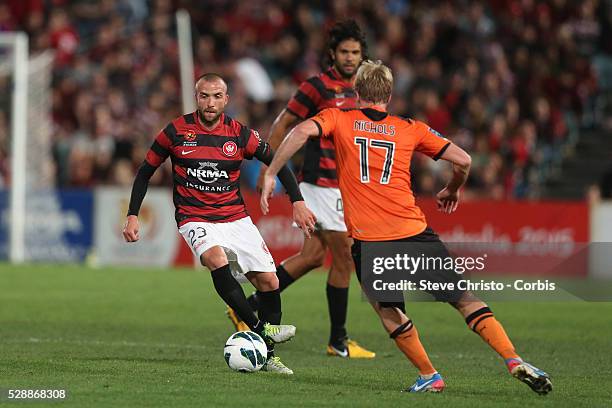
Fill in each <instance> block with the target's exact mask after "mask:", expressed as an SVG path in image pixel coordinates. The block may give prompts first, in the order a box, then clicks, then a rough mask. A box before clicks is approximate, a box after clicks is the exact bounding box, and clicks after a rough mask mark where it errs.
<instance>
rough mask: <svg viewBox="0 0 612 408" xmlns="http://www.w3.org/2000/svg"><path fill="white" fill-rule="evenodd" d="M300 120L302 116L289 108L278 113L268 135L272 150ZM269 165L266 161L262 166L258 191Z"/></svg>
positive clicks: (258, 179) (258, 180)
mask: <svg viewBox="0 0 612 408" xmlns="http://www.w3.org/2000/svg"><path fill="white" fill-rule="evenodd" d="M299 121H300V118H299V117H297V116H296V115H294V114H293V113H291V112H290V111H288V110H287V109H283V110H282V111H281V113H279V114H278V116H277V117H276V119H274V122H273V123H272V126H271V127H270V134H269V136H268V144H269V145H270V147H271V148H272V150H276V149H277V148H278V146H280V144H281V143H282V142H283V140H284V139H285V136H287V133H288V130H289V129H290V128H292V127H293V126H295V125H296V124H297V123H298V122H299ZM267 168H268V166H267V165H266V164H265V163H264V164H262V166H261V170H260V172H259V177H258V178H257V191H258V192H261V189H262V187H263V178H264V173H265V172H266V170H267Z"/></svg>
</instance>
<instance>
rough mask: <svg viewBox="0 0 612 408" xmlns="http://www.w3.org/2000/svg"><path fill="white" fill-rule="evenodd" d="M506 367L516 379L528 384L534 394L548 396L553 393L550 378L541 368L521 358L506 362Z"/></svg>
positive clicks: (510, 359)
mask: <svg viewBox="0 0 612 408" xmlns="http://www.w3.org/2000/svg"><path fill="white" fill-rule="evenodd" d="M506 366H507V367H508V371H510V374H512V376H513V377H514V378H517V379H519V380H520V381H522V382H524V383H525V384H527V385H528V386H529V388H531V389H532V390H533V391H534V392H536V393H538V394H540V395H546V394H548V393H549V392H551V391H552V382H550V376H549V375H548V374H546V373H545V372H544V371H542V370H540V369H539V368H537V367H535V366H533V365H531V364H529V363H526V362H524V361H523V360H521V359H520V358H509V359H508V360H506Z"/></svg>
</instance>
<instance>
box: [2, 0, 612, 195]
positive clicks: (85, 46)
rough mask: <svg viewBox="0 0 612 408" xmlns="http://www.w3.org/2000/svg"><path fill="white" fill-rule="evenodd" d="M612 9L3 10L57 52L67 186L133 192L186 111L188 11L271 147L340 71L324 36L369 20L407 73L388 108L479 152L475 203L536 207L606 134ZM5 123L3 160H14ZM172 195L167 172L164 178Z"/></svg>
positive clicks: (378, 51)
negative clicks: (183, 40)
mask: <svg viewBox="0 0 612 408" xmlns="http://www.w3.org/2000/svg"><path fill="white" fill-rule="evenodd" d="M610 3H611V2H610V1H607V0H583V1H569V0H550V1H546V2H542V1H535V0H489V1H484V0H482V1H478V0H457V1H434V2H432V1H426V0H423V1H416V0H414V1H412V0H388V1H376V0H350V1H349V0H336V1H329V2H325V1H323V2H322V1H297V0H293V1H292V0H276V1H264V0H251V1H248V2H245V1H227V0H208V1H206V2H204V3H202V2H199V1H196V0H192V1H171V0H150V1H148V0H101V1H98V2H89V1H87V0H76V1H69V0H8V1H6V0H5V1H4V2H2V3H1V4H0V31H8V30H15V29H21V30H25V31H27V32H28V33H29V35H30V47H31V52H32V53H37V52H39V51H41V50H44V49H48V48H52V49H54V50H55V65H54V74H53V88H52V92H53V95H52V104H53V107H52V110H53V123H54V129H53V132H52V133H53V157H54V161H55V171H56V173H57V174H56V183H57V185H58V186H60V187H89V186H93V185H100V184H113V185H131V182H132V180H133V176H134V174H135V170H136V168H137V167H138V166H139V164H140V163H141V161H142V159H143V157H144V155H145V152H146V149H147V148H148V147H149V145H150V143H151V142H152V140H153V138H154V137H155V135H156V133H157V132H158V131H159V129H161V128H162V127H163V126H164V125H165V124H166V123H167V122H168V121H169V120H171V119H172V118H174V117H176V116H178V115H179V114H180V113H182V107H181V99H180V84H179V63H178V44H177V39H176V23H175V16H174V12H175V11H176V10H177V9H178V8H185V9H187V10H189V12H190V14H191V18H192V29H193V46H194V57H195V58H194V62H195V74H196V75H199V74H201V73H203V72H207V71H214V72H219V73H221V74H222V75H224V76H225V77H227V78H228V79H229V84H230V98H231V99H230V104H229V106H228V113H229V114H230V115H231V116H233V117H235V118H236V119H238V120H240V121H242V122H243V123H245V124H247V125H248V126H250V127H252V128H255V129H258V130H259V131H260V133H262V134H266V133H267V132H268V130H269V128H270V125H271V123H272V121H273V120H274V118H275V116H276V115H277V114H278V113H279V112H280V111H281V110H282V108H283V107H284V106H285V104H286V103H287V101H288V99H289V98H290V97H291V95H292V94H293V92H294V91H295V89H296V88H297V85H298V84H299V83H300V82H301V81H303V80H304V79H306V78H308V77H309V76H311V75H314V74H316V73H318V72H319V71H320V70H321V69H322V67H325V65H326V64H327V63H329V61H328V60H327V57H326V41H327V38H326V29H327V28H329V27H330V26H331V25H332V24H333V22H334V21H335V20H336V19H343V18H347V17H350V18H354V19H356V20H357V22H358V23H359V24H360V25H361V27H362V29H363V30H364V31H365V32H366V33H367V39H368V43H369V57H370V58H375V59H381V60H383V61H384V62H385V63H387V64H388V65H390V66H391V68H392V69H393V73H394V76H395V91H394V97H393V100H392V104H391V107H390V110H391V111H392V112H393V113H396V114H399V115H406V116H410V117H413V118H416V119H420V120H423V121H425V122H427V123H429V124H430V125H431V127H432V128H434V129H436V130H438V131H439V132H441V133H443V134H444V135H446V136H448V137H449V138H451V139H452V140H453V141H454V142H455V143H457V144H459V145H460V146H462V147H463V148H465V149H466V150H468V151H469V152H470V153H471V154H472V157H473V170H472V176H471V177H470V179H469V183H468V187H467V189H466V191H467V193H468V194H470V195H474V196H479V197H486V198H493V199H503V198H528V197H537V196H538V194H539V186H540V185H541V184H542V182H543V181H544V180H545V179H546V177H548V175H549V174H550V173H551V172H553V171H555V169H556V168H557V167H558V165H559V163H560V162H561V160H562V159H563V157H564V154H565V152H566V151H567V150H568V148H571V146H572V144H574V143H575V141H576V138H577V135H578V130H579V129H580V128H581V127H592V126H596V125H597V119H596V115H594V107H593V105H594V103H595V102H594V101H595V96H596V95H597V92H598V84H599V82H600V81H599V78H598V75H597V70H596V69H595V67H594V63H593V61H594V60H595V59H596V58H600V57H601V56H602V55H603V56H607V55H610V54H612V42H610V41H609V38H610V21H611V19H610V14H611V13H612V11H611V8H612V6H611V4H610ZM204 4H205V6H204ZM606 39H608V40H606ZM3 116H5V115H0V146H2V145H4V148H2V147H0V163H6V155H7V152H6V149H7V148H6V146H7V143H6V140H5V142H4V144H3V142H2V139H3V138H4V139H6V136H5V135H4V136H3V133H4V134H6V132H7V130H6V123H7V118H6V117H3ZM3 125H4V127H5V129H4V130H3V129H2V127H3ZM3 155H4V157H3ZM413 166H414V168H413V186H414V188H415V190H416V192H417V193H418V194H421V195H425V196H427V195H431V194H435V192H436V191H437V189H439V188H440V186H441V185H442V183H443V182H444V180H446V179H447V178H448V177H449V174H450V168H449V167H448V166H445V165H441V164H439V163H434V162H432V161H431V160H425V159H424V158H422V157H420V158H417V159H415V160H414V164H413ZM2 167H3V166H2V165H0V171H2V172H3V174H4V175H6V168H5V169H4V170H3V169H2ZM4 167H6V165H5V166H4ZM257 171H258V170H257V165H256V164H249V165H248V166H247V167H246V168H245V173H244V174H245V183H246V184H247V185H248V186H250V187H253V186H254V180H255V178H256V174H257ZM170 182H171V177H170V169H169V167H168V166H165V167H164V168H163V170H162V171H158V172H157V173H156V175H155V176H154V179H153V180H152V183H153V184H161V185H166V184H169V183H170Z"/></svg>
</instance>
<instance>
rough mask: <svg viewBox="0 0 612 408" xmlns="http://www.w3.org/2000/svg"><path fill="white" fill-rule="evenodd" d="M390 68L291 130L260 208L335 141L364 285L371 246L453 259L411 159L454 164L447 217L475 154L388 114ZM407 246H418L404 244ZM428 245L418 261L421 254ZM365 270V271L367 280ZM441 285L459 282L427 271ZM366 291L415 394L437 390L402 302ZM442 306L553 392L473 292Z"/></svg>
mask: <svg viewBox="0 0 612 408" xmlns="http://www.w3.org/2000/svg"><path fill="white" fill-rule="evenodd" d="M392 88H393V76H392V74H391V70H390V69H389V68H388V67H386V66H385V65H383V64H382V63H381V62H380V61H379V62H370V61H368V62H364V63H363V64H362V65H361V67H360V68H359V70H358V72H357V75H356V79H355V90H356V92H357V94H358V98H359V102H360V109H353V110H340V109H336V108H331V109H326V110H324V111H322V112H320V113H319V114H317V115H315V116H314V117H312V118H311V119H310V120H307V121H305V122H303V123H301V124H300V125H298V126H297V127H296V128H295V129H293V130H292V131H291V133H290V134H289V135H288V137H287V138H286V139H285V141H284V142H283V144H282V145H281V146H280V148H279V150H278V152H277V154H276V155H275V157H274V160H273V161H272V163H271V164H270V167H269V169H268V170H267V172H266V175H265V179H264V186H263V187H264V188H263V191H262V199H261V205H262V210H263V211H264V213H265V212H266V211H267V205H268V199H269V197H270V195H271V192H272V191H273V189H274V184H275V179H274V177H275V176H276V174H277V172H278V171H279V170H280V169H281V167H282V165H283V164H284V163H286V162H287V160H289V158H290V157H291V156H292V155H293V154H294V153H295V152H296V151H297V150H298V149H299V148H300V147H301V146H302V145H303V144H304V143H305V142H306V141H307V140H308V139H309V138H312V137H323V138H331V139H332V140H333V142H334V146H335V150H336V160H337V168H338V179H339V186H340V191H341V193H342V199H343V201H344V217H345V222H346V225H347V228H348V231H349V234H350V235H351V237H353V239H354V241H355V243H354V245H353V247H352V255H353V260H354V262H355V267H356V271H357V277H358V278H359V280H360V282H362V270H361V267H362V265H361V256H362V250H363V249H362V248H363V247H365V246H366V245H368V244H371V243H378V242H384V243H386V244H387V245H389V244H391V243H396V242H403V243H411V244H414V243H416V244H423V243H426V244H427V245H429V249H428V250H429V251H431V252H430V253H426V254H425V255H434V256H437V257H440V256H441V257H450V254H449V253H448V251H447V249H446V247H445V246H444V244H443V243H442V242H441V241H440V239H439V238H438V236H437V235H436V233H435V232H434V231H433V230H432V229H431V228H429V227H428V226H427V223H426V220H425V216H424V214H423V212H422V211H421V210H420V208H419V207H417V206H416V204H415V200H414V195H413V194H412V191H411V188H410V160H411V158H412V154H413V152H415V151H418V152H421V153H424V154H426V155H428V156H429V157H431V158H433V159H434V160H438V159H443V160H447V161H449V162H451V163H452V164H453V177H452V179H451V180H450V181H449V183H448V184H447V186H446V187H445V188H444V189H442V191H440V192H439V193H438V194H437V202H438V207H439V209H440V210H441V211H444V212H446V213H448V214H450V213H452V212H453V211H455V210H456V209H457V205H458V204H459V189H460V187H461V186H463V184H464V183H465V181H466V180H467V176H468V173H469V169H470V164H471V159H470V156H469V155H468V154H467V153H466V152H465V151H463V150H462V149H461V148H459V147H458V146H456V145H454V144H453V143H451V142H450V141H448V140H447V139H445V138H444V137H442V136H441V135H440V134H439V133H438V132H436V131H434V130H433V129H431V128H429V127H428V126H427V125H426V124H425V123H422V122H419V121H415V120H411V119H404V118H400V117H397V116H394V115H391V114H389V113H388V112H387V104H388V103H389V101H390V98H391V90H392ZM404 248H413V247H410V246H406V247H404ZM422 249H423V245H420V246H419V251H418V252H414V251H413V253H412V254H409V255H411V256H412V257H418V256H420V255H421V250H422ZM367 272H370V271H363V273H364V276H365V274H366V273H367ZM426 273H427V274H428V275H427V276H428V278H431V279H432V280H434V281H438V282H456V281H457V280H458V275H457V274H456V273H455V272H454V271H447V270H442V271H433V272H432V271H427V272H426ZM363 284H364V282H362V286H363V288H364V290H365V292H366V294H367V295H368V298H369V299H370V302H371V303H372V305H373V307H374V310H375V311H376V313H377V314H378V316H379V317H380V319H381V321H382V324H383V326H384V327H385V329H386V330H387V332H388V333H389V335H390V337H391V338H392V339H394V340H395V342H396V344H397V346H398V348H399V349H400V350H401V351H402V352H403V353H404V354H405V355H406V356H407V357H408V359H409V360H410V361H411V362H412V363H413V364H414V365H415V366H416V367H417V369H418V370H419V376H418V377H417V380H416V382H415V383H414V384H413V385H412V386H411V387H410V388H409V389H408V390H409V391H411V392H428V391H429V392H439V391H442V390H443V389H444V387H445V384H444V380H443V379H442V377H441V376H440V374H439V373H438V372H437V370H436V369H435V368H434V366H433V364H432V363H431V361H430V360H429V357H428V355H427V353H426V352H425V349H424V347H423V345H422V344H421V342H420V340H419V335H418V332H417V329H416V327H415V325H414V324H413V322H412V321H411V320H410V319H409V318H408V317H407V316H406V311H405V305H404V302H403V298H402V300H401V301H395V302H387V301H376V300H375V299H373V296H372V295H371V292H369V291H368V290H366V287H365V286H364V285H363ZM430 293H431V294H432V295H433V296H434V297H435V298H436V300H439V301H445V302H448V303H449V304H450V305H451V306H453V307H454V308H455V309H457V311H459V313H461V315H462V316H463V317H464V318H465V321H466V323H467V325H468V327H469V328H470V329H472V330H473V331H474V332H476V333H477V334H479V335H480V337H481V338H482V339H483V340H484V341H485V342H487V343H488V344H489V345H490V346H491V347H492V348H493V349H494V350H495V351H496V352H497V353H498V354H499V355H500V356H501V357H502V358H503V359H504V361H505V363H506V366H507V368H508V370H509V372H510V373H511V374H512V375H513V376H514V377H516V378H518V379H519V380H521V381H523V382H525V383H526V384H527V385H529V386H530V387H531V388H532V389H533V390H534V391H535V392H537V393H538V394H546V393H548V392H549V391H551V390H552V384H551V382H550V378H549V376H548V375H547V374H546V373H545V372H544V371H542V370H540V369H538V368H536V367H534V366H533V365H531V364H529V363H526V362H524V361H523V360H522V359H521V358H520V357H519V355H518V354H517V353H516V351H515V349H514V346H513V344H512V342H511V341H510V339H509V338H508V336H507V335H506V332H505V331H504V328H503V327H502V325H501V324H500V323H499V322H498V321H497V319H496V318H495V316H494V314H493V312H492V311H491V309H490V308H489V307H488V306H487V305H486V304H485V303H484V302H482V301H481V300H480V299H478V298H477V297H476V296H475V295H474V294H472V293H471V292H469V291H460V290H458V289H456V290H438V291H431V292H430Z"/></svg>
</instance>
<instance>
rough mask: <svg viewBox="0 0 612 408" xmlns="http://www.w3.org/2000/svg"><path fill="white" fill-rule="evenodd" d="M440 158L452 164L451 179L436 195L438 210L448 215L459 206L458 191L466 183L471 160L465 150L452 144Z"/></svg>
mask: <svg viewBox="0 0 612 408" xmlns="http://www.w3.org/2000/svg"><path fill="white" fill-rule="evenodd" d="M440 158H441V159H443V160H446V161H449V162H451V163H452V164H453V177H452V178H451V180H450V181H449V182H448V184H447V185H446V187H444V188H443V189H442V190H441V191H440V192H439V193H438V194H437V195H436V199H437V203H438V210H440V211H442V212H445V213H447V214H450V213H452V212H453V211H455V210H456V209H457V207H458V206H459V189H460V188H461V186H463V185H464V184H465V182H466V181H467V178H468V174H469V173H470V166H471V165H472V158H471V157H470V155H469V154H467V153H466V151H465V150H463V149H462V148H460V147H459V146H457V145H455V144H453V143H451V144H450V145H449V146H448V148H447V149H446V151H444V153H443V154H442V156H441V157H440Z"/></svg>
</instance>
